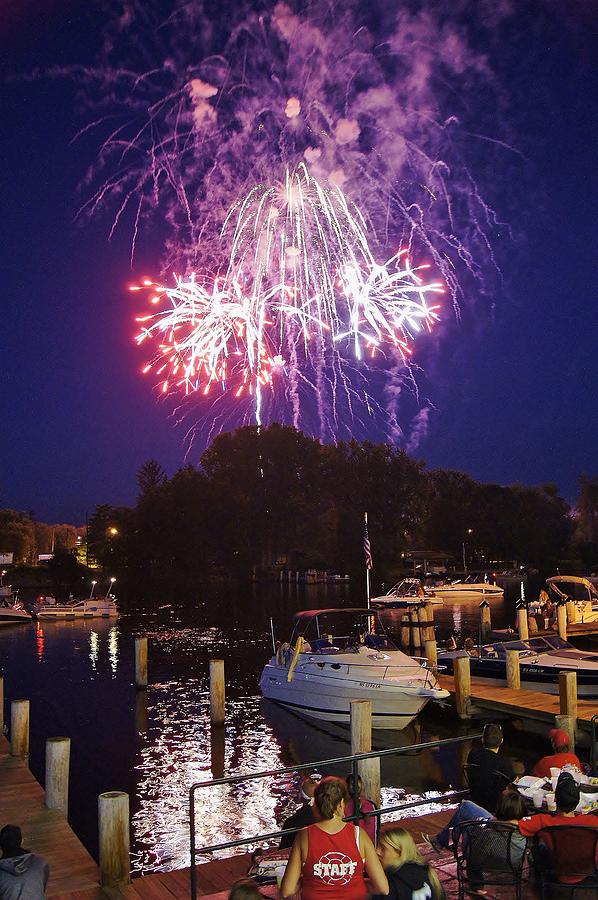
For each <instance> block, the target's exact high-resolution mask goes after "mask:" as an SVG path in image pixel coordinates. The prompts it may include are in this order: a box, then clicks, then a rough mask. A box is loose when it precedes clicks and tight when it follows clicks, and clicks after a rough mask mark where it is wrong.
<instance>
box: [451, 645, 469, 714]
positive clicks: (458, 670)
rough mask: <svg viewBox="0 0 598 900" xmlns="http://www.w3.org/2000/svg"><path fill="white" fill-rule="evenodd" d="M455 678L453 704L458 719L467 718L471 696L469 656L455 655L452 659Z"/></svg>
mask: <svg viewBox="0 0 598 900" xmlns="http://www.w3.org/2000/svg"><path fill="white" fill-rule="evenodd" d="M453 666H454V673H455V674H454V678H455V706H456V707H457V715H458V716H459V718H460V719H469V718H471V717H470V714H469V698H470V697H471V665H470V660H469V656H456V657H455V659H454V660H453Z"/></svg>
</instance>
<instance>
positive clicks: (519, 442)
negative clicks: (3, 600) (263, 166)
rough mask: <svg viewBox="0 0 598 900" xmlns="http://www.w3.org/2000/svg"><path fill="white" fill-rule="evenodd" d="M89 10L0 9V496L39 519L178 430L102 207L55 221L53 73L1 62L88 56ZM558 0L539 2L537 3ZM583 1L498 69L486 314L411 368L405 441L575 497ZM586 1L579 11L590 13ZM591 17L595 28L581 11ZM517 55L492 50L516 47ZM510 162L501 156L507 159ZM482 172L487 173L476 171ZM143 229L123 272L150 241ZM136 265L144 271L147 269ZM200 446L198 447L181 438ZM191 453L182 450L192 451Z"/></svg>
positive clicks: (590, 240) (587, 431) (580, 399)
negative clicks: (519, 158) (419, 412)
mask: <svg viewBox="0 0 598 900" xmlns="http://www.w3.org/2000/svg"><path fill="white" fill-rule="evenodd" d="M94 6H95V5H94V4H91V3H88V2H85V3H82V2H75V0H73V2H67V0H63V2H61V0H43V2H42V0H39V2H34V0H29V2H20V3H18V4H17V3H13V4H10V3H9V4H8V7H6V6H4V8H3V10H2V13H0V16H2V19H1V20H0V28H1V31H0V39H1V42H2V54H1V55H2V56H3V57H4V61H3V64H2V76H3V81H2V92H3V99H2V137H1V145H0V152H1V171H2V184H1V187H0V191H1V196H0V203H1V209H2V217H1V224H0V265H1V269H0V273H1V291H2V325H1V334H2V340H1V347H2V389H1V392H0V414H1V422H2V441H1V444H0V506H11V507H16V508H20V509H27V510H29V509H30V510H32V511H33V512H34V514H35V515H36V516H37V517H38V518H40V519H42V520H45V521H52V522H55V521H74V522H81V521H83V520H84V518H85V513H86V511H91V510H92V509H93V508H94V506H95V505H96V504H97V503H100V502H108V503H115V504H118V503H129V502H131V501H132V500H133V499H134V497H135V494H136V485H135V472H136V470H137V468H138V467H139V465H140V464H141V463H142V462H143V461H144V460H146V459H148V458H150V457H153V458H156V459H158V460H159V461H160V462H161V463H162V464H163V465H164V466H165V468H166V469H167V470H168V471H169V472H172V471H174V470H175V469H176V468H177V467H178V466H180V465H181V464H182V463H183V462H184V448H183V443H182V434H181V433H180V431H177V430H176V429H175V428H173V427H172V422H171V420H170V417H169V412H168V409H167V408H166V407H165V406H164V405H162V404H160V403H159V402H157V401H156V399H155V396H154V395H153V393H152V391H151V386H150V383H149V382H147V381H145V380H144V379H142V378H140V376H139V366H140V357H139V356H138V354H137V353H136V351H135V348H134V345H133V344H132V340H131V338H132V334H133V332H134V323H133V317H134V311H135V309H134V305H132V304H131V298H130V295H129V294H128V293H127V292H126V290H125V285H126V284H127V283H128V282H130V281H131V278H132V275H131V270H130V267H129V252H130V235H128V234H126V233H123V232H121V233H120V234H118V235H117V237H115V239H114V240H113V242H112V243H109V242H108V240H107V227H106V221H105V220H104V221H102V220H101V219H98V220H97V221H95V222H92V223H91V224H90V223H86V224H85V225H84V226H83V227H79V226H77V225H75V224H74V221H73V220H74V213H75V211H76V208H77V200H78V195H77V184H78V183H79V181H80V179H81V177H82V175H83V173H84V172H85V170H86V169H87V167H88V165H89V164H90V162H91V161H92V159H93V153H94V147H93V144H92V143H91V142H89V143H85V142H82V143H79V144H76V145H72V144H71V143H70V140H71V138H72V136H73V135H74V133H75V132H76V130H77V129H78V128H79V127H80V125H81V123H82V121H85V120H84V119H83V118H82V116H81V114H80V112H79V110H78V107H77V103H76V97H75V94H76V92H75V88H74V86H73V85H72V84H69V83H68V82H66V81H63V80H60V81H51V80H38V81H25V80H14V78H12V77H11V76H14V75H16V74H26V73H28V72H31V71H32V70H33V69H34V68H35V67H36V66H40V67H41V68H44V67H47V66H51V65H54V64H58V65H68V64H71V63H74V62H82V61H86V60H90V61H91V59H92V57H93V54H94V52H95V49H96V41H97V34H98V24H99V21H100V20H99V18H97V17H94V14H93V9H94ZM556 6H557V4H555V7H556ZM591 6H592V4H590V3H587V4H585V3H580V4H579V5H578V6H577V5H575V6H574V13H573V14H572V15H571V16H570V17H569V18H568V20H567V21H566V22H565V21H564V20H563V21H561V20H559V19H558V18H557V17H556V16H555V17H554V20H553V21H552V22H551V21H550V19H551V17H550V16H549V17H548V18H547V19H544V20H542V21H540V19H539V18H538V20H537V25H538V27H536V28H529V26H530V23H532V24H534V22H535V17H534V12H533V9H534V7H533V5H530V6H529V7H528V8H527V15H528V18H527V20H526V21H520V22H519V23H517V22H515V23H514V25H513V32H512V33H513V47H512V48H508V47H506V48H505V51H506V52H505V60H507V61H508V65H507V64H506V63H505V65H504V67H503V68H504V71H502V72H501V71H500V60H498V61H497V68H498V70H499V73H498V74H499V78H500V79H501V82H502V83H503V84H504V86H505V89H506V91H507V92H508V93H510V94H511V95H512V98H513V99H512V103H511V110H512V129H513V132H514V139H515V141H516V143H517V146H518V148H519V149H521V151H522V152H523V153H524V154H525V156H526V162H525V163H524V164H522V165H521V168H520V171H519V173H518V174H517V175H516V178H515V181H514V183H513V184H512V185H511V190H510V196H509V197H508V208H507V209H505V210H501V212H503V214H504V215H505V217H506V218H508V219H509V221H510V223H511V225H512V226H513V232H514V238H515V240H514V243H513V245H512V246H510V244H511V242H510V239H509V238H508V237H507V236H506V232H505V233H504V234H503V237H502V239H501V240H500V241H499V247H498V248H497V249H498V252H499V255H500V262H501V266H502V269H503V272H504V278H505V280H504V286H503V287H502V288H498V287H497V288H496V291H497V296H496V312H495V315H494V319H493V320H491V317H490V316H483V315H482V316H476V318H475V319H474V318H473V317H466V318H465V320H464V323H463V325H462V326H461V327H459V328H455V327H453V326H448V325H445V326H443V327H441V328H440V329H439V330H438V332H437V334H436V337H435V345H434V352H433V353H430V359H429V361H427V362H426V370H427V384H426V389H427V392H428V394H429V396H430V397H431V399H432V400H433V401H434V403H435V404H436V406H437V410H436V412H434V413H433V414H432V416H431V419H430V427H429V432H428V435H427V437H426V438H425V440H424V441H423V443H422V444H421V446H420V448H419V450H418V455H420V456H421V457H423V458H425V459H426V460H427V461H428V463H429V464H430V465H441V466H446V467H451V468H458V469H462V470H464V471H467V472H469V473H470V474H472V475H473V476H475V477H476V478H480V479H483V480H488V481H497V482H501V483H511V482H515V481H519V482H524V483H531V484H535V483H542V482H546V481H553V482H556V483H557V484H558V485H559V487H560V489H561V491H562V492H563V494H564V495H565V496H566V497H567V498H568V499H569V500H572V499H574V497H575V491H576V479H577V477H578V475H579V474H580V473H581V472H587V473H590V474H596V472H597V463H596V461H597V453H596V448H597V446H598V425H597V422H598V416H597V415H596V389H597V386H598V377H597V374H596V372H597V363H598V359H597V351H596V345H597V335H598V328H597V326H598V315H597V313H596V275H597V273H596V263H597V251H596V248H597V246H598V241H597V238H598V235H597V229H596V210H597V209H598V184H597V174H596V172H597V159H596V147H597V146H598V125H597V119H596V105H597V104H596V99H597V98H598V72H597V68H596V61H597V59H598V52H597V50H598V44H597V42H596V40H594V38H593V37H592V34H591V18H590V13H589V11H590V9H591ZM594 9H595V7H594ZM594 26H595V22H594ZM525 28H529V56H528V57H527V58H523V56H522V55H521V54H520V53H519V52H512V53H509V52H508V51H509V49H511V50H515V48H517V47H521V46H524V44H525V42H524V41H523V40H522V30H524V29H525ZM514 172H516V173H517V169H514ZM486 177H487V173H486ZM151 240H152V237H151V236H149V237H148V238H147V239H146V242H145V244H144V245H143V246H142V249H141V255H140V257H139V258H138V260H137V263H136V266H135V272H134V274H135V275H136V276H137V277H139V276H140V275H142V274H145V271H146V270H144V265H145V266H146V267H147V270H150V271H151V270H152V266H151V264H152V263H153V262H154V261H155V259H156V258H158V257H159V255H160V239H159V236H156V245H155V247H152V246H151ZM153 271H155V265H154V266H153ZM198 450H199V448H198ZM197 456H198V453H195V454H192V455H191V456H190V458H189V459H190V461H192V462H193V461H196V459H197Z"/></svg>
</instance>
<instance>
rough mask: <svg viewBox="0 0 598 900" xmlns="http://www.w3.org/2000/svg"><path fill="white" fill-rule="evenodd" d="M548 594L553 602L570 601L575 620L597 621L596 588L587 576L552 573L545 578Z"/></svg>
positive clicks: (597, 593) (597, 601) (597, 596)
mask: <svg viewBox="0 0 598 900" xmlns="http://www.w3.org/2000/svg"><path fill="white" fill-rule="evenodd" d="M546 587H547V588H548V594H549V596H550V598H551V600H552V601H553V602H554V603H558V602H559V601H560V602H562V601H563V600H565V601H571V602H573V603H574V604H575V608H576V611H577V615H576V620H577V622H596V621H598V590H596V588H595V586H594V585H593V584H592V582H591V581H590V579H589V578H582V577H581V576H578V575H553V577H552V578H547V579H546Z"/></svg>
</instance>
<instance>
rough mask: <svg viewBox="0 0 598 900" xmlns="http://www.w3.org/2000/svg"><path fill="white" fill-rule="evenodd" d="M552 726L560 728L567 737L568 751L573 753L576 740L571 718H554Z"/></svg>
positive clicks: (573, 723) (574, 724) (574, 723)
mask: <svg viewBox="0 0 598 900" xmlns="http://www.w3.org/2000/svg"><path fill="white" fill-rule="evenodd" d="M554 724H555V727H556V728H561V729H562V730H563V731H566V732H567V734H568V735H569V749H570V750H571V752H572V753H573V752H574V751H575V740H576V734H575V733H576V727H575V726H576V722H575V719H574V718H573V716H555V717H554Z"/></svg>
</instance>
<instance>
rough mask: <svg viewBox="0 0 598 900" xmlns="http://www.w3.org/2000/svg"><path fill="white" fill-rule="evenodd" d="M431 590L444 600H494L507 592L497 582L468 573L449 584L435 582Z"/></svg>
mask: <svg viewBox="0 0 598 900" xmlns="http://www.w3.org/2000/svg"><path fill="white" fill-rule="evenodd" d="M430 590H432V591H434V594H435V595H436V596H437V597H441V598H442V599H443V600H492V599H493V598H502V597H503V596H504V593H505V592H504V589H503V588H501V587H499V585H497V584H489V583H488V582H486V581H479V576H478V575H466V576H465V578H460V579H458V580H457V581H452V582H450V583H449V584H435V585H433V587H432V588H430Z"/></svg>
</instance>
